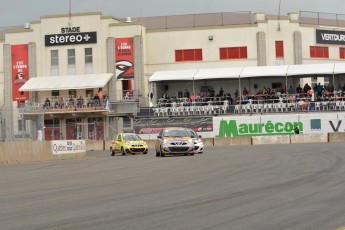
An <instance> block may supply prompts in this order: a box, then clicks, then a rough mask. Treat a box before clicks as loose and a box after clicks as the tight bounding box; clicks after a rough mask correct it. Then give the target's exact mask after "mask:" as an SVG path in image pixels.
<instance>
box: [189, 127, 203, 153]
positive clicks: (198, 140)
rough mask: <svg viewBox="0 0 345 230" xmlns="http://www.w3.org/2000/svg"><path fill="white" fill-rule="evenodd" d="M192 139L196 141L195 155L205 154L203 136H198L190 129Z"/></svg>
mask: <svg viewBox="0 0 345 230" xmlns="http://www.w3.org/2000/svg"><path fill="white" fill-rule="evenodd" d="M188 131H189V133H190V136H191V138H192V139H193V141H194V153H200V154H201V153H203V152H204V142H202V139H201V135H198V134H197V133H196V132H195V131H194V130H192V129H188Z"/></svg>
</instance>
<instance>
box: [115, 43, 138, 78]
mask: <svg viewBox="0 0 345 230" xmlns="http://www.w3.org/2000/svg"><path fill="white" fill-rule="evenodd" d="M133 52H134V49H133V38H116V39H115V59H116V63H115V67H116V72H115V73H116V78H117V79H119V80H130V79H132V78H134V53H133Z"/></svg>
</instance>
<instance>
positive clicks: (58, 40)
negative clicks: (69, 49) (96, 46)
mask: <svg viewBox="0 0 345 230" xmlns="http://www.w3.org/2000/svg"><path fill="white" fill-rule="evenodd" d="M90 43H97V33H96V32H86V33H67V34H50V35H45V45H46V46H60V45H76V44H90Z"/></svg>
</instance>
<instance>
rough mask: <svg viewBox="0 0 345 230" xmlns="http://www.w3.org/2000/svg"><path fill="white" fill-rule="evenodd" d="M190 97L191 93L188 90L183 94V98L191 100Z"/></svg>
mask: <svg viewBox="0 0 345 230" xmlns="http://www.w3.org/2000/svg"><path fill="white" fill-rule="evenodd" d="M189 96H190V93H189V91H188V89H186V91H185V92H184V94H183V97H185V98H189Z"/></svg>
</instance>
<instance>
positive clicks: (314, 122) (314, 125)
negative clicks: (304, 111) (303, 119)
mask: <svg viewBox="0 0 345 230" xmlns="http://www.w3.org/2000/svg"><path fill="white" fill-rule="evenodd" d="M310 129H311V131H320V130H321V119H310Z"/></svg>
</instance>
